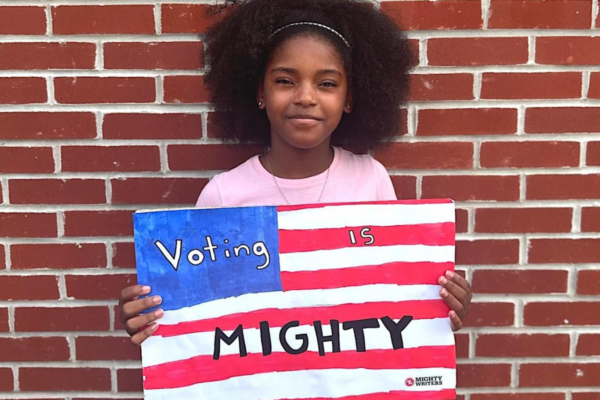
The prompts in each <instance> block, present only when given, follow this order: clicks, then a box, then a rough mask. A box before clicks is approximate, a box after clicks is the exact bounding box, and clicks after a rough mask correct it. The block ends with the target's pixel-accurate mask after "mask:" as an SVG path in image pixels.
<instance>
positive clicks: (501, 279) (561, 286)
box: [471, 270, 569, 294]
mask: <svg viewBox="0 0 600 400" xmlns="http://www.w3.org/2000/svg"><path fill="white" fill-rule="evenodd" d="M568 275H569V274H568V272H567V271H553V270H528V271H523V270H475V271H473V281H472V282H471V284H472V285H473V292H475V293H498V294H504V293H522V294H534V293H566V292H567V280H568Z"/></svg>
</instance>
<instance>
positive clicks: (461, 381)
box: [456, 364, 511, 388]
mask: <svg viewBox="0 0 600 400" xmlns="http://www.w3.org/2000/svg"><path fill="white" fill-rule="evenodd" d="M510 369H511V366H510V364H458V365H457V366H456V386H457V387H460V388H474V387H505V386H510Z"/></svg>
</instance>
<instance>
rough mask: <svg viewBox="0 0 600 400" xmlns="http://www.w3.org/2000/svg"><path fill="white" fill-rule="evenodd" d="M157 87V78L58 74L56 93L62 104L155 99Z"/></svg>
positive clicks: (140, 101)
mask: <svg viewBox="0 0 600 400" xmlns="http://www.w3.org/2000/svg"><path fill="white" fill-rule="evenodd" d="M155 88H156V83H155V80H154V78H141V77H122V78H121V77H119V78H116V77H110V78H104V77H81V76H80V77H69V78H54V91H55V94H54V97H55V98H56V101H57V102H58V103H59V104H98V103H154V102H155V101H156V91H155Z"/></svg>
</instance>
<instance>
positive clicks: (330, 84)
mask: <svg viewBox="0 0 600 400" xmlns="http://www.w3.org/2000/svg"><path fill="white" fill-rule="evenodd" d="M322 85H324V86H325V87H336V86H337V85H336V84H335V82H323V83H322Z"/></svg>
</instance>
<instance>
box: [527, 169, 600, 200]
mask: <svg viewBox="0 0 600 400" xmlns="http://www.w3.org/2000/svg"><path fill="white" fill-rule="evenodd" d="M527 199H528V200H570V199H573V200H574V199H600V174H595V175H594V174H589V175H562V174H561V175H531V176H528V177H527Z"/></svg>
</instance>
